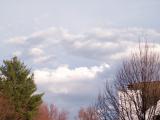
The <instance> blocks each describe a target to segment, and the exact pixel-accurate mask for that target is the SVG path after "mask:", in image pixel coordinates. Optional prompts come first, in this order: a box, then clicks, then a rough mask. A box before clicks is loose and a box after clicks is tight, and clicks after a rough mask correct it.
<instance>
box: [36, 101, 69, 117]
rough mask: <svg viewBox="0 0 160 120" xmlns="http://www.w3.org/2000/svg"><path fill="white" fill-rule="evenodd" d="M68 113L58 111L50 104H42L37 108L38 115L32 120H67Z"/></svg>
mask: <svg viewBox="0 0 160 120" xmlns="http://www.w3.org/2000/svg"><path fill="white" fill-rule="evenodd" d="M67 119H68V112H66V111H59V110H58V108H57V107H56V106H55V105H53V104H51V105H50V106H47V105H46V104H42V105H41V106H40V107H39V110H38V114H37V116H36V118H35V119H34V120H67Z"/></svg>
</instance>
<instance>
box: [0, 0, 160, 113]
mask: <svg viewBox="0 0 160 120" xmlns="http://www.w3.org/2000/svg"><path fill="white" fill-rule="evenodd" d="M159 6H160V1H159V0H12V1H11V0H0V18H1V19H0V41H1V44H0V50H1V53H0V55H1V58H0V60H1V62H2V60H3V59H9V58H11V57H12V56H14V55H17V56H18V57H19V58H21V59H22V60H23V61H24V62H25V63H26V64H27V65H28V66H29V67H31V68H32V71H33V72H34V73H35V83H36V84H37V87H38V90H39V91H40V92H45V93H46V94H45V96H44V101H46V102H48V103H51V102H54V103H55V104H56V105H57V106H59V107H60V108H64V109H65V108H67V109H69V111H70V113H71V114H72V113H73V115H75V114H76V111H77V110H78V109H79V108H80V107H83V106H86V105H90V104H92V103H94V101H95V98H96V96H97V94H98V93H99V92H100V91H102V89H103V87H104V83H105V81H106V80H113V79H114V75H115V73H116V69H117V68H118V67H119V66H120V63H121V61H122V60H123V59H124V58H126V57H127V56H128V55H129V54H130V52H131V51H132V50H136V48H137V46H138V42H139V40H142V41H143V40H144V39H147V40H148V41H149V44H151V45H153V46H154V47H155V48H156V50H157V51H159V50H160V22H159V21H160V16H159V14H158V13H159V11H160V7H159Z"/></svg>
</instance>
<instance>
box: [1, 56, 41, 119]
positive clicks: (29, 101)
mask: <svg viewBox="0 0 160 120" xmlns="http://www.w3.org/2000/svg"><path fill="white" fill-rule="evenodd" d="M0 73H1V74H0V92H1V93H3V95H5V96H7V98H9V99H10V100H11V104H12V105H13V106H14V109H15V112H16V116H17V117H16V120H32V118H33V117H34V115H35V114H36V112H37V109H38V106H39V105H40V104H41V102H42V99H41V98H42V95H43V94H36V93H35V92H36V85H35V84H34V76H33V74H32V73H31V71H30V69H28V68H27V67H26V66H25V65H24V63H22V62H21V61H20V60H18V59H17V57H14V58H12V59H11V60H5V61H3V65H2V66H1V67H0ZM12 120H13V119H12Z"/></svg>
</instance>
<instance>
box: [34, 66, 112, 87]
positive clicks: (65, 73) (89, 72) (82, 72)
mask: <svg viewBox="0 0 160 120" xmlns="http://www.w3.org/2000/svg"><path fill="white" fill-rule="evenodd" d="M106 68H109V65H108V64H103V65H100V66H92V67H90V68H88V67H78V68H74V69H71V68H69V66H68V65H62V66H59V67H58V68H56V69H53V70H52V69H44V70H35V71H34V74H35V82H36V83H37V84H44V83H45V84H46V83H51V84H52V83H63V82H75V81H81V80H82V81H83V80H92V79H95V78H96V76H97V74H98V73H101V72H103V71H104V70H105V69H106Z"/></svg>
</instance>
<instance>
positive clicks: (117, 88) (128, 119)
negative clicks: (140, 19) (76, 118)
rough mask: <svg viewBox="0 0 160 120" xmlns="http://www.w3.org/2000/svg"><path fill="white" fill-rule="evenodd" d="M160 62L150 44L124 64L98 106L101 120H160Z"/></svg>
mask: <svg viewBox="0 0 160 120" xmlns="http://www.w3.org/2000/svg"><path fill="white" fill-rule="evenodd" d="M159 100H160V59H159V53H156V52H154V50H152V49H151V48H150V47H149V46H148V44H147V43H145V45H144V47H143V46H141V45H140V46H139V49H138V52H134V53H132V54H131V57H130V59H128V60H126V61H124V62H123V65H122V67H121V68H120V69H119V71H118V72H117V75H116V80H115V82H114V84H113V85H112V86H111V87H110V86H109V85H106V89H105V92H104V94H102V95H100V96H99V97H98V102H97V103H96V107H97V113H98V115H99V119H100V120H159V119H160V101H159Z"/></svg>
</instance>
